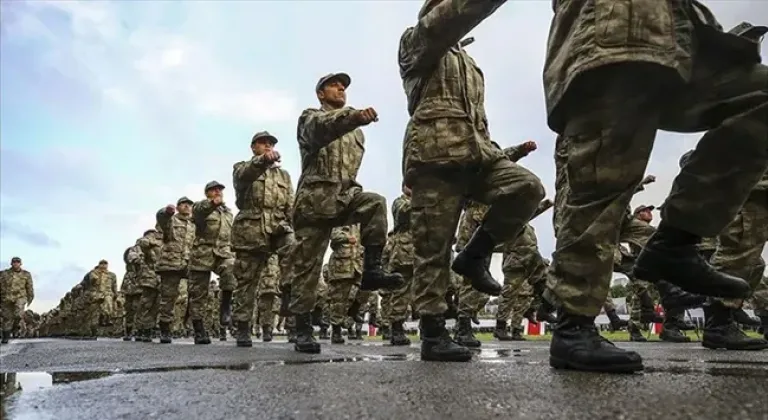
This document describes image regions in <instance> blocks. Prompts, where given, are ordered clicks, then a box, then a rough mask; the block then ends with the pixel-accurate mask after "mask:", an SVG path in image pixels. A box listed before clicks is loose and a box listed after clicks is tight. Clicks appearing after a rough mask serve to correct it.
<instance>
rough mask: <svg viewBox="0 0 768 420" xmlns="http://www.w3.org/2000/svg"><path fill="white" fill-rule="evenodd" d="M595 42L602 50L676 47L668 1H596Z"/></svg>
mask: <svg viewBox="0 0 768 420" xmlns="http://www.w3.org/2000/svg"><path fill="white" fill-rule="evenodd" d="M593 1H594V22H595V41H596V42H597V44H598V45H600V46H602V47H621V46H627V47H632V46H634V47H653V48H660V49H665V50H667V49H673V48H675V30H674V19H673V17H672V11H671V10H670V7H669V3H668V2H667V0H593Z"/></svg>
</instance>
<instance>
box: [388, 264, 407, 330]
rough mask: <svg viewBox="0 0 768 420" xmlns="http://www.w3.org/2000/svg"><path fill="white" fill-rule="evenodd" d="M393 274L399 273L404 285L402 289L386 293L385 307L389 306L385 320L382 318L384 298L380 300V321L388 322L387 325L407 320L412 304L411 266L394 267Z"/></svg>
mask: <svg viewBox="0 0 768 420" xmlns="http://www.w3.org/2000/svg"><path fill="white" fill-rule="evenodd" d="M392 271H394V272H397V273H400V274H401V275H402V276H403V280H405V283H404V285H403V287H401V288H399V289H397V290H393V291H391V292H389V293H386V296H387V297H386V299H388V302H387V305H389V308H388V313H387V318H384V298H383V296H382V300H381V312H382V319H386V320H387V321H388V325H391V324H392V323H393V322H405V320H406V319H407V318H408V308H409V306H410V305H411V303H412V302H413V296H412V294H411V285H412V283H413V266H412V265H404V266H400V267H394V270H392Z"/></svg>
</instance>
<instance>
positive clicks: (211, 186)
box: [205, 181, 225, 192]
mask: <svg viewBox="0 0 768 420" xmlns="http://www.w3.org/2000/svg"><path fill="white" fill-rule="evenodd" d="M214 188H221V189H222V190H223V189H224V188H225V187H224V184H222V183H220V182H219V181H211V182H209V183H207V184H205V192H208V190H211V189H214Z"/></svg>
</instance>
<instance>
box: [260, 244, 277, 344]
mask: <svg viewBox="0 0 768 420" xmlns="http://www.w3.org/2000/svg"><path fill="white" fill-rule="evenodd" d="M258 278H259V288H258V297H257V299H258V303H257V305H256V307H257V312H258V313H257V318H258V319H259V324H257V326H258V327H260V328H261V340H262V341H263V342H265V343H269V342H270V341H272V334H273V332H274V327H275V324H274V322H275V312H273V310H274V308H275V302H279V297H280V261H279V258H278V256H277V254H272V255H270V256H269V259H268V260H267V263H266V264H265V265H264V267H263V268H262V271H261V273H259V275H258ZM278 308H279V307H278Z"/></svg>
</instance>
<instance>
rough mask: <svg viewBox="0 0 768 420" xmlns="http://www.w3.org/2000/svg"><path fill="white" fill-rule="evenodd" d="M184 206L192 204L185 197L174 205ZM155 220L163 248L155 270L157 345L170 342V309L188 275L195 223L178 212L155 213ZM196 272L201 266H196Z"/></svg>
mask: <svg viewBox="0 0 768 420" xmlns="http://www.w3.org/2000/svg"><path fill="white" fill-rule="evenodd" d="M183 203H189V204H192V205H194V202H193V201H192V200H190V199H189V198H187V197H181V198H180V199H179V200H178V201H177V202H176V205H177V206H179V205H181V204H183ZM155 218H156V219H157V224H158V225H159V226H160V228H161V230H162V232H163V247H162V250H161V251H160V259H159V260H158V261H157V265H156V266H155V271H156V272H157V274H159V275H160V307H159V309H158V318H157V320H158V324H159V326H160V342H162V343H169V342H170V339H171V337H170V329H171V324H172V323H173V318H174V317H173V315H174V314H173V307H174V305H175V304H176V300H177V299H178V297H179V284H180V283H181V279H186V278H188V276H189V269H190V265H189V263H190V250H191V248H192V243H193V242H194V241H195V231H196V228H195V222H194V220H193V219H192V216H188V215H183V214H181V213H176V214H173V215H171V214H168V213H167V212H166V210H165V208H162V209H160V210H158V211H157V213H156V215H155ZM195 268H197V269H198V270H199V269H200V266H197V267H195Z"/></svg>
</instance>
